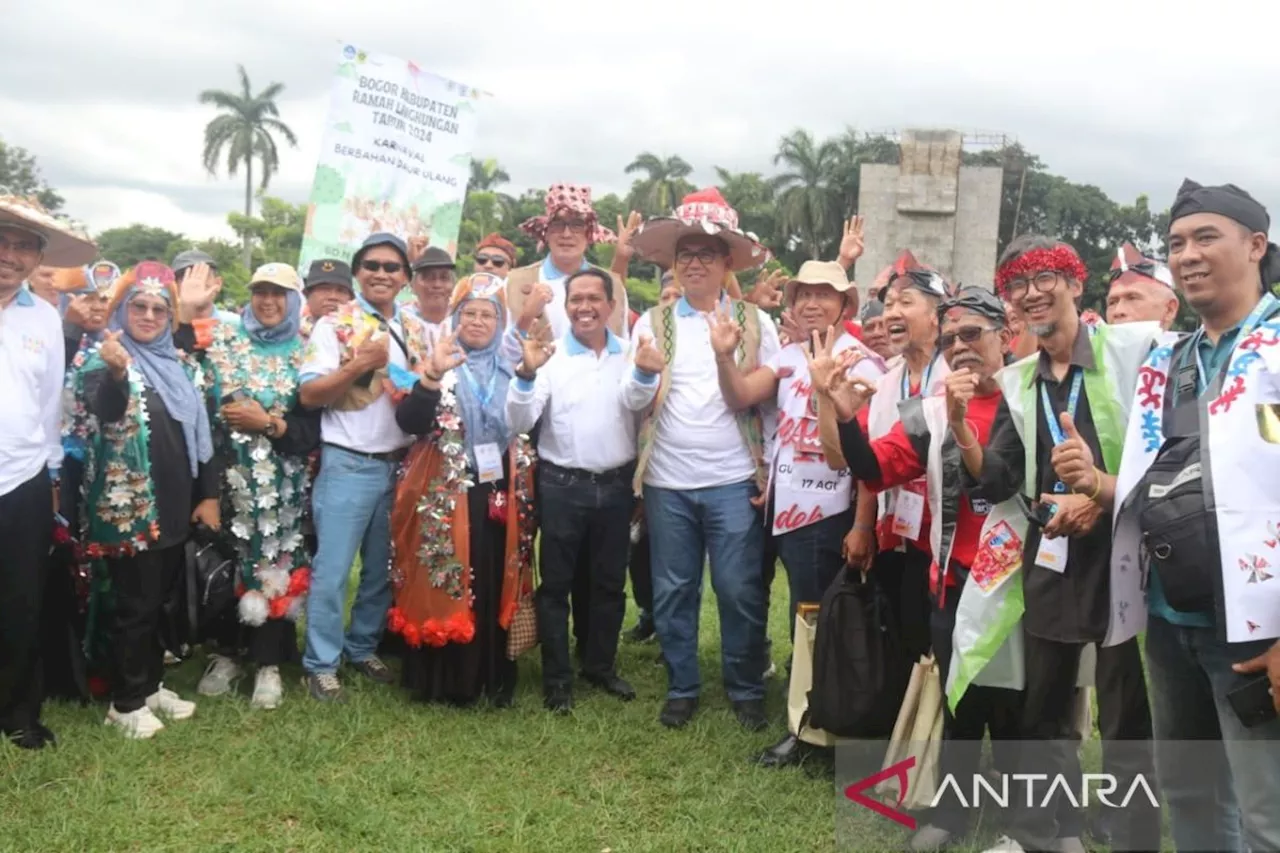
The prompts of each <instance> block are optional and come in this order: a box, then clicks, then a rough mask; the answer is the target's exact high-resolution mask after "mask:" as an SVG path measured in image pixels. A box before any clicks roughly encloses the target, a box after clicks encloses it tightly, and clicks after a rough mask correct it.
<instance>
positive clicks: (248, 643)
mask: <svg viewBox="0 0 1280 853" xmlns="http://www.w3.org/2000/svg"><path fill="white" fill-rule="evenodd" d="M301 313H302V282H301V280H300V279H299V277H298V273H297V272H296V271H295V270H294V268H293V267H291V266H289V265H288V264H266V265H264V266H261V267H259V268H258V270H257V271H256V272H255V273H254V274H253V280H252V281H251V283H250V284H249V304H248V305H247V306H245V308H244V311H243V312H242V314H241V321H240V322H239V323H235V324H232V323H219V324H218V326H217V328H216V329H215V330H214V336H213V342H212V344H211V345H210V347H209V349H208V351H207V353H206V356H205V365H206V367H207V374H206V376H205V379H206V381H207V387H208V388H209V396H210V398H211V399H212V400H214V401H216V402H217V403H218V410H217V414H216V415H215V417H214V421H213V431H214V447H215V451H216V453H217V458H218V461H219V468H221V469H222V472H223V480H222V484H223V488H222V517H223V518H224V519H226V522H227V526H228V527H229V529H230V531H231V535H232V536H233V537H234V539H235V542H236V548H237V551H238V553H239V557H240V574H239V577H238V582H237V583H236V591H237V593H238V594H239V596H240V603H239V607H238V608H237V615H238V617H239V619H238V625H237V623H236V622H230V625H231V628H230V630H229V631H227V632H225V633H227V634H228V636H224V637H223V638H222V640H223V646H224V649H225V650H227V651H230V652H233V653H234V651H235V650H237V649H239V648H240V647H241V646H242V645H243V646H244V647H245V648H246V649H247V652H248V654H247V657H248V659H249V660H250V661H251V662H252V663H254V664H255V665H256V666H257V675H256V676H255V679H254V687H253V699H252V700H251V702H250V705H251V707H253V708H259V709H263V710H271V709H274V708H277V707H279V706H280V702H281V701H282V700H283V696H284V686H283V683H282V681H281V679H280V664H282V663H285V662H287V661H290V660H293V659H294V658H295V657H296V656H297V637H296V632H295V627H294V623H295V621H296V620H297V617H298V615H299V614H300V613H301V612H302V609H303V605H304V603H305V600H306V591H307V587H308V585H309V583H310V576H311V571H310V569H309V568H308V567H309V566H310V558H309V557H308V555H307V550H306V548H305V546H304V545H303V535H302V516H303V505H304V504H305V501H306V477H307V454H309V453H310V452H311V451H312V450H314V449H315V448H316V447H317V446H318V445H319V443H320V412H319V411H318V410H317V411H314V412H312V411H308V410H307V409H304V408H303V407H302V405H301V404H300V403H299V402H298V368H299V367H300V366H301V364H302V356H303V351H304V349H305V345H304V343H303V340H302V337H301V335H300V334H299V327H300V325H301ZM227 621H229V620H227ZM239 626H243V630H239ZM239 675H240V664H239V663H238V662H237V660H236V658H235V657H234V656H232V655H218V654H215V655H211V656H210V662H209V666H208V668H207V669H206V670H205V674H204V677H203V678H202V679H201V680H200V686H199V687H198V688H197V690H198V692H199V693H200V694H201V695H203V696H217V695H219V694H222V693H225V692H227V691H228V690H229V689H230V687H231V684H232V682H234V681H235V680H236V679H237V678H238V677H239Z"/></svg>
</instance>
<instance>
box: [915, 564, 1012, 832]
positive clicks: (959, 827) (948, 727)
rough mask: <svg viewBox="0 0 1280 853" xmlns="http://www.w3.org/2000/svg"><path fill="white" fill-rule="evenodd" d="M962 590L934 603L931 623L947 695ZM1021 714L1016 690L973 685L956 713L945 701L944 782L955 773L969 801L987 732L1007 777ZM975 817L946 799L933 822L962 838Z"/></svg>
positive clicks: (932, 816) (955, 589) (994, 755)
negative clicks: (954, 633)
mask: <svg viewBox="0 0 1280 853" xmlns="http://www.w3.org/2000/svg"><path fill="white" fill-rule="evenodd" d="M963 589H964V587H963V585H958V586H955V587H952V588H951V589H948V590H946V594H945V597H944V598H943V599H942V600H941V603H940V604H937V603H935V606H934V607H933V610H932V612H931V614H930V619H929V627H930V630H931V635H932V638H933V655H934V660H936V661H937V662H938V674H939V676H940V677H941V679H942V685H943V690H944V693H945V690H946V684H947V674H948V673H949V672H950V670H951V653H952V651H953V644H952V634H953V632H954V631H955V627H956V608H958V607H959V606H960V593H961V591H962V590H963ZM1021 711H1022V693H1021V692H1020V691H1017V690H1005V689H1002V688H999V687H978V686H970V687H969V689H968V690H966V691H965V694H964V698H963V699H961V700H960V704H959V705H957V706H956V709H955V712H954V713H952V711H951V706H950V705H949V704H947V702H946V701H945V696H944V700H943V704H942V758H941V764H942V773H941V774H939V778H940V779H942V778H945V775H946V774H948V773H950V774H952V775H953V776H954V778H955V780H956V782H957V783H958V784H959V786H960V790H962V791H964V792H965V796H966V797H968V796H969V792H970V791H971V790H972V789H973V777H974V776H975V775H976V774H977V773H979V772H980V771H981V763H982V739H983V736H984V735H985V734H986V733H987V732H988V731H990V733H991V752H992V758H993V760H994V761H993V763H994V764H995V766H996V768H997V769H998V770H1001V771H1002V772H1006V773H1008V772H1012V770H1011V768H1010V766H1009V765H1011V764H1012V763H1013V762H1014V761H1015V760H1016V754H1017V753H1016V742H1017V739H1018V733H1019V728H1018V727H1019V725H1020V723H1021V720H1020V715H1021ZM972 813H973V810H972V809H970V808H967V807H966V806H965V805H964V804H962V803H961V802H960V801H959V800H957V799H956V798H955V797H952V796H944V797H943V798H942V799H941V800H940V801H939V803H938V806H937V808H935V809H934V810H933V812H932V813H931V814H930V816H929V822H930V823H932V824H933V825H934V826H937V827H940V828H942V829H945V830H947V831H948V832H950V833H952V834H953V835H963V834H964V833H966V832H967V831H968V830H969V824H970V820H971V818H972Z"/></svg>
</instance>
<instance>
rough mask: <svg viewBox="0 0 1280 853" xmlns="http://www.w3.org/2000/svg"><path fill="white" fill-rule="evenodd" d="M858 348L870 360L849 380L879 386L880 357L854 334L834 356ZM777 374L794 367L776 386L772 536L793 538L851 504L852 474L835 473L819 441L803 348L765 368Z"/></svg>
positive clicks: (784, 354)
mask: <svg viewBox="0 0 1280 853" xmlns="http://www.w3.org/2000/svg"><path fill="white" fill-rule="evenodd" d="M847 349H859V350H862V351H863V352H864V354H865V355H866V357H865V358H863V359H862V360H861V361H859V362H858V363H857V364H855V365H854V366H853V367H852V368H851V369H850V370H849V375H850V376H852V377H858V378H861V379H866V380H867V381H869V382H871V383H872V384H875V383H876V381H878V380H879V378H880V377H881V376H883V375H884V363H883V362H882V361H881V360H880V358H879V356H877V355H876V354H875V353H873V352H871V351H870V350H869V349H867V348H866V347H865V346H863V345H862V344H860V343H859V342H858V341H857V339H855V338H854V337H853V336H852V335H850V334H847V333H846V334H843V335H841V336H840V338H839V339H838V340H837V341H836V345H835V347H834V349H833V351H834V352H835V353H836V354H839V353H842V352H844V351H845V350H847ZM766 366H767V367H769V369H771V370H772V371H773V372H774V373H775V374H777V373H781V372H782V369H783V368H790V369H791V370H792V371H793V372H792V374H791V376H789V377H786V378H783V379H780V380H779V381H778V409H779V411H778V433H777V439H776V441H775V442H774V443H773V456H772V459H771V464H770V469H769V472H770V473H769V477H770V482H771V483H772V486H773V507H774V510H773V534H774V535H775V536H777V535H779V534H782V533H790V532H791V531H793V530H799V529H800V528H801V527H807V526H808V525H810V524H813V523H814V522H817V521H821V520H822V519H824V518H828V517H830V516H832V515H837V514H839V513H842V512H844V511H845V510H846V509H848V508H849V506H850V504H851V503H852V502H853V497H852V486H853V478H852V477H851V476H850V475H849V469H848V468H844V469H841V470H839V471H832V470H831V468H830V467H829V466H828V465H827V459H826V456H825V455H823V453H822V442H821V440H820V439H819V437H818V410H817V405H816V401H815V400H814V398H813V386H812V385H810V383H809V363H808V361H807V360H806V359H805V354H804V349H803V347H802V346H801V345H800V344H788V345H787V346H786V347H784V348H783V350H782V351H781V352H779V353H778V354H777V355H776V356H774V357H773V358H772V359H771V360H770V361H769V363H768V364H767V365H766Z"/></svg>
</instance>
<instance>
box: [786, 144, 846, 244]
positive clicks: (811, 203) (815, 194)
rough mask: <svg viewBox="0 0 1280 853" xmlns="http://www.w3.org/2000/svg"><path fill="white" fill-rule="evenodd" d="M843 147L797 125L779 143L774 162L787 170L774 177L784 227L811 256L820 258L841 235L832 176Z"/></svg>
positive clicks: (789, 235) (788, 234)
mask: <svg viewBox="0 0 1280 853" xmlns="http://www.w3.org/2000/svg"><path fill="white" fill-rule="evenodd" d="M839 156H840V151H839V148H838V146H836V144H835V143H833V142H831V141H829V140H828V141H824V142H822V143H821V144H818V143H816V142H815V141H814V139H813V136H812V135H810V133H809V131H807V130H803V129H796V130H793V131H792V132H791V134H790V135H788V136H784V137H783V138H782V141H781V142H779V143H778V153H777V154H775V155H773V163H774V165H775V166H776V165H778V164H785V165H786V166H787V171H785V172H783V173H782V174H780V175H776V176H775V177H773V178H772V179H771V180H770V183H771V184H772V186H773V189H774V191H775V192H777V193H778V203H779V210H780V212H781V214H782V228H783V230H784V232H785V233H786V235H787V236H788V237H789V238H797V239H798V240H799V242H800V245H801V246H802V247H803V249H804V251H805V252H806V253H807V254H808V256H809V257H811V258H820V257H822V255H823V249H824V247H826V246H828V245H829V244H830V243H831V241H832V239H833V238H834V239H836V240H838V239H839V233H840V227H839V225H838V224H837V223H838V222H839V219H838V218H837V217H838V216H840V215H842V214H838V213H836V211H835V210H834V207H835V205H834V204H833V199H832V177H833V176H834V174H835V170H836V166H837V163H838V160H839Z"/></svg>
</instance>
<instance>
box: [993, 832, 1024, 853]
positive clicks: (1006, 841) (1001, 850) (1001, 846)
mask: <svg viewBox="0 0 1280 853" xmlns="http://www.w3.org/2000/svg"><path fill="white" fill-rule="evenodd" d="M984 853H1025V851H1023V849H1022V845H1021V844H1019V843H1018V842H1017V841H1015V840H1014V839H1012V838H1010V837H1009V836H1007V835H1002V836H1000V837H999V838H997V839H996V843H995V844H993V845H992V846H990V847H988V848H987V849H986V850H985V851H984Z"/></svg>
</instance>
